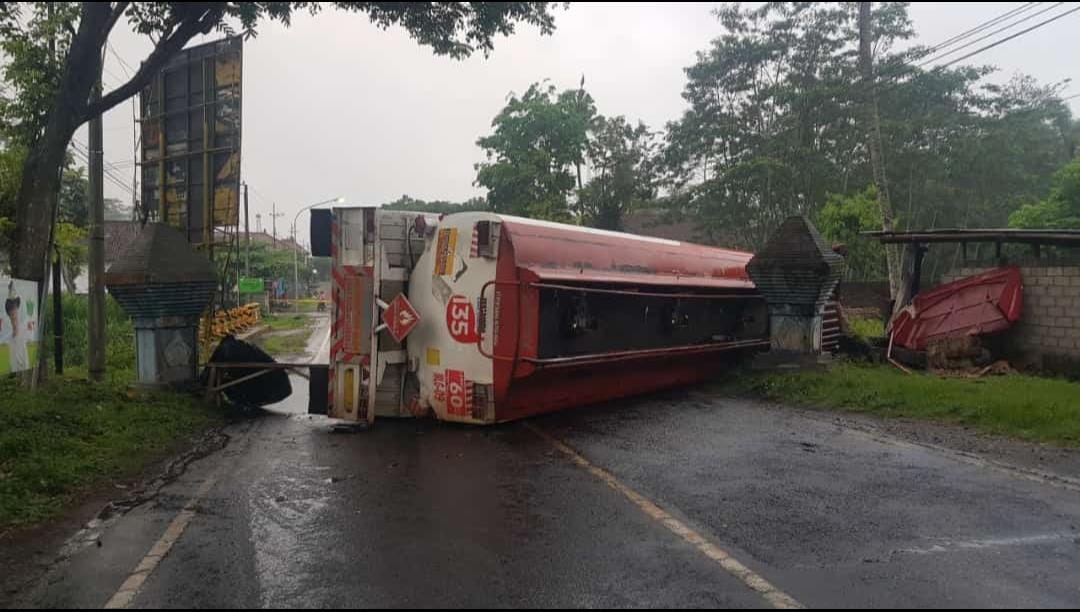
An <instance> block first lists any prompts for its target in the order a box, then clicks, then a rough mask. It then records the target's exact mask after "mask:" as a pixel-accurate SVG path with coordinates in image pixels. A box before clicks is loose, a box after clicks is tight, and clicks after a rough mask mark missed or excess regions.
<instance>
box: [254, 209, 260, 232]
mask: <svg viewBox="0 0 1080 612" xmlns="http://www.w3.org/2000/svg"><path fill="white" fill-rule="evenodd" d="M255 233H256V234H261V233H262V214H260V213H255Z"/></svg>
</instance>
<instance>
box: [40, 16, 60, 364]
mask: <svg viewBox="0 0 1080 612" xmlns="http://www.w3.org/2000/svg"><path fill="white" fill-rule="evenodd" d="M53 13H54V8H53V3H52V2H50V3H49V4H48V15H49V23H50V24H52V23H53ZM49 57H50V58H52V59H53V60H55V59H56V32H55V31H52V32H50V33H49ZM57 174H58V175H59V176H58V178H59V180H60V183H61V184H63V181H64V169H63V168H60V169H59V170H58V171H57ZM54 204H55V207H54V209H53V210H55V211H56V214H54V215H53V227H52V244H53V250H54V251H55V263H54V264H53V267H52V281H53V282H52V290H53V296H52V298H53V320H52V324H53V362H54V364H55V366H56V373H57V375H60V374H63V373H64V303H63V300H62V295H61V293H60V280H61V279H60V274H62V272H63V269H64V267H63V258H62V256H61V255H60V247H59V246H58V245H57V244H56V219H57V215H58V214H59V212H60V194H59V192H57V195H56V202H54ZM42 339H44V338H42ZM42 352H44V351H42ZM41 367H42V372H44V369H45V367H44V363H42V364H41Z"/></svg>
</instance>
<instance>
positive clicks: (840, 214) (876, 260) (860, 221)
mask: <svg viewBox="0 0 1080 612" xmlns="http://www.w3.org/2000/svg"><path fill="white" fill-rule="evenodd" d="M816 221H817V227H818V229H819V230H821V234H822V235H823V236H824V237H825V238H826V239H827V240H829V241H831V242H832V243H833V244H842V245H844V247H845V249H846V251H847V252H846V254H845V255H844V278H845V279H846V280H876V279H880V278H885V277H886V275H887V274H888V268H887V264H886V260H885V250H884V248H883V247H882V246H881V243H879V242H878V241H876V240H870V239H868V238H866V237H865V236H863V235H862V232H867V231H873V230H879V229H881V213H880V210H879V208H878V201H877V189H876V188H875V187H874V186H873V185H871V186H869V187H867V188H866V189H865V190H863V191H860V192H857V193H854V194H851V195H842V194H830V195H829V197H828V199H827V200H826V202H825V206H823V207H822V208H821V211H820V212H818V214H817V219H816Z"/></svg>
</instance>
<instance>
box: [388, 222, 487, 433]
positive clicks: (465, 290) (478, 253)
mask: <svg viewBox="0 0 1080 612" xmlns="http://www.w3.org/2000/svg"><path fill="white" fill-rule="evenodd" d="M482 222H486V223H482ZM478 224H479V226H486V227H485V228H484V229H483V231H481V230H480V229H478V227H479V226H478ZM498 246H499V216H498V215H495V214H492V213H484V212H477V213H458V214H454V215H451V216H447V217H444V218H443V219H442V220H441V221H440V222H439V224H438V225H437V227H436V228H435V230H434V232H430V233H429V235H428V237H427V243H426V246H425V248H424V253H423V255H421V257H420V259H419V260H418V261H417V262H416V265H415V267H414V268H413V271H412V275H411V276H410V279H409V292H408V297H409V301H410V302H411V303H412V305H413V307H414V308H416V310H417V312H419V313H420V323H419V325H418V326H417V327H416V329H414V330H413V331H412V333H410V334H409V337H408V340H407V345H408V353H409V361H410V364H411V366H412V368H411V369H412V370H413V371H414V372H415V374H416V377H417V381H418V383H419V387H420V393H419V397H418V398H417V401H418V404H419V408H421V409H430V410H432V411H434V412H435V413H436V414H437V416H438V417H439V418H440V419H444V420H448V421H459V422H469V423H482V422H491V421H492V420H494V413H493V406H494V404H493V398H492V397H491V389H492V387H491V385H492V384H493V382H494V381H493V376H494V373H493V370H494V368H493V362H492V360H491V359H490V358H488V357H485V356H484V354H482V353H481V351H480V350H479V348H478V346H477V342H478V340H481V339H482V342H483V348H484V352H486V353H487V354H489V355H490V354H491V351H492V339H491V334H490V333H483V330H491V329H492V324H493V322H492V317H493V310H494V309H493V308H492V307H491V306H493V304H490V301H491V300H492V299H493V297H494V295H495V291H494V286H493V285H490V283H492V282H493V281H495V274H496V268H497V264H498V259H497V254H498ZM485 285H488V289H487V292H486V295H484V296H481V292H482V291H483V290H484V287H485ZM482 298H486V301H487V302H489V303H487V304H485V303H484V301H485V300H484V299H482ZM481 317H485V320H483V321H482V320H481Z"/></svg>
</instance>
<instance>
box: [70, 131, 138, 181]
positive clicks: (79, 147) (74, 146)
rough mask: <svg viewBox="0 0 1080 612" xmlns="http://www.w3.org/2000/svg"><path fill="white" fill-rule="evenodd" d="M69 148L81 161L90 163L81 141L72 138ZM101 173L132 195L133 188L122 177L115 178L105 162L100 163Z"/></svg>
mask: <svg viewBox="0 0 1080 612" xmlns="http://www.w3.org/2000/svg"><path fill="white" fill-rule="evenodd" d="M71 148H72V150H74V151H75V153H76V154H77V155H78V156H79V158H80V159H82V160H83V161H85V162H87V163H90V153H89V150H88V149H85V148H84V147H83V145H82V144H81V143H79V142H78V141H75V140H72V141H71ZM102 161H103V162H104V157H102ZM102 174H103V175H104V176H105V178H107V179H109V180H110V182H112V183H113V184H114V185H116V186H117V187H119V188H120V189H123V190H124V191H125V192H127V193H128V195H134V190H132V188H131V185H128V184H126V183H125V182H124V181H123V179H120V178H117V177H116V175H115V174H113V173H112V171H111V170H110V169H109V168H107V167H106V165H105V163H102Z"/></svg>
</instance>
